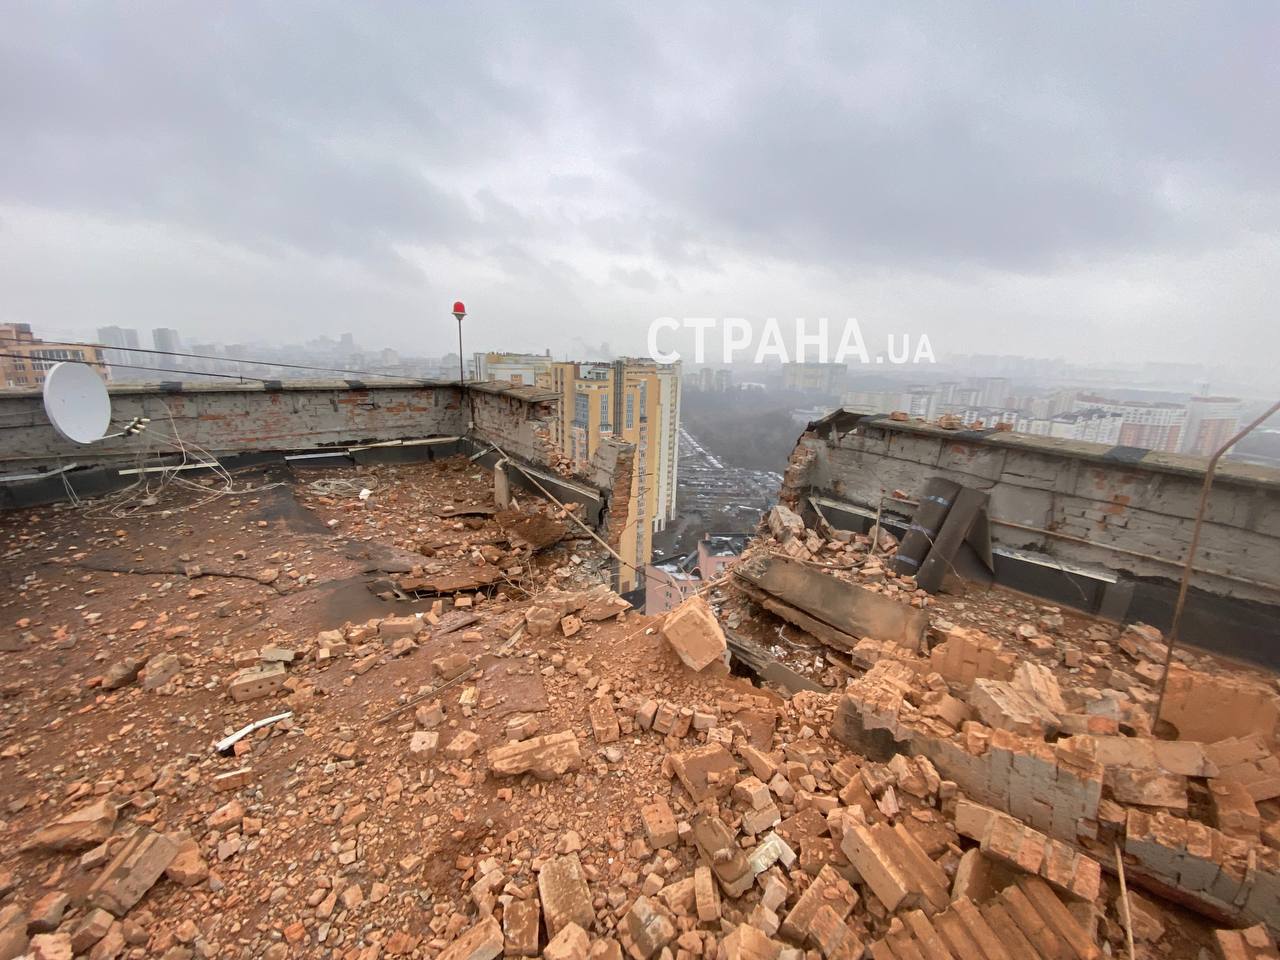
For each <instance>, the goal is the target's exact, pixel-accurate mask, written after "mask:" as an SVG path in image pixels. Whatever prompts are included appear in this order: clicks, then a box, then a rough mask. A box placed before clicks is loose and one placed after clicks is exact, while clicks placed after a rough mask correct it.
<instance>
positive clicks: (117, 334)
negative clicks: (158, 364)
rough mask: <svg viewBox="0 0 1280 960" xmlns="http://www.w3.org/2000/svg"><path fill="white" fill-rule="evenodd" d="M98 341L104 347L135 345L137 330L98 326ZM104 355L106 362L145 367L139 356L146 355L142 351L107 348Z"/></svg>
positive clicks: (136, 342) (136, 344) (136, 343)
mask: <svg viewBox="0 0 1280 960" xmlns="http://www.w3.org/2000/svg"><path fill="white" fill-rule="evenodd" d="M98 342H99V343H100V344H102V345H103V346H104V347H137V346H138V345H139V344H138V331H137V330H134V329H133V328H132V327H99V328H98ZM104 356H105V357H106V360H107V363H116V364H120V365H122V366H123V365H125V364H129V365H132V366H135V367H145V366H146V364H145V363H143V362H142V361H141V360H140V359H139V358H140V357H144V356H146V354H142V353H133V352H131V351H129V350H123V349H121V350H107V351H105V354H104Z"/></svg>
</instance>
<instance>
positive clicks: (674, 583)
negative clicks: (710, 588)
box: [644, 557, 702, 617]
mask: <svg viewBox="0 0 1280 960" xmlns="http://www.w3.org/2000/svg"><path fill="white" fill-rule="evenodd" d="M687 559H688V558H686V557H674V558H668V559H666V560H659V561H658V562H656V563H651V564H647V565H646V566H645V568H644V612H645V615H646V616H650V617H652V616H657V615H659V614H663V613H667V612H668V611H670V610H674V609H675V608H676V607H678V606H680V602H681V601H682V600H684V599H685V598H686V597H689V596H692V595H693V594H694V593H696V592H697V590H698V588H699V587H700V586H702V578H701V577H699V576H698V575H697V574H695V573H692V572H690V571H688V570H686V569H685V566H684V565H685V561H686V560H687Z"/></svg>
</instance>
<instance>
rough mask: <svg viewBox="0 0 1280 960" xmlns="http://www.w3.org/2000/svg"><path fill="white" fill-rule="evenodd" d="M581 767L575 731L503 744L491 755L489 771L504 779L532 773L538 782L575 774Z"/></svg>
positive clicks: (565, 731) (491, 751)
mask: <svg viewBox="0 0 1280 960" xmlns="http://www.w3.org/2000/svg"><path fill="white" fill-rule="evenodd" d="M581 763H582V751H581V749H580V748H579V746H578V738H577V737H576V736H574V733H573V731H572V730H561V731H559V732H558V733H548V734H544V735H543V736H540V737H532V738H530V739H528V740H520V741H517V742H515V743H507V744H503V745H502V746H500V747H494V748H493V749H492V750H490V751H489V769H490V770H492V771H493V772H494V773H495V774H496V775H498V776H502V777H516V776H519V775H520V774H522V773H532V774H533V775H534V776H535V777H537V778H538V779H539V780H554V779H555V778H556V777H562V776H564V775H565V774H566V773H567V772H568V771H570V770H576V769H577V768H578V766H579V764H581Z"/></svg>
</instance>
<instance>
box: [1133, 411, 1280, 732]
mask: <svg viewBox="0 0 1280 960" xmlns="http://www.w3.org/2000/svg"><path fill="white" fill-rule="evenodd" d="M1277 410H1280V400H1277V401H1276V402H1275V403H1273V404H1272V405H1271V406H1270V407H1268V408H1267V410H1266V412H1265V413H1263V414H1262V416H1260V417H1258V418H1257V419H1256V420H1254V421H1253V422H1252V423H1250V424H1249V425H1248V426H1246V427H1245V428H1244V429H1243V430H1241V431H1240V432H1239V433H1237V434H1236V435H1235V436H1234V437H1232V438H1231V439H1230V440H1228V441H1227V442H1226V443H1224V444H1223V445H1222V446H1220V447H1219V448H1218V449H1217V450H1215V451H1214V453H1213V456H1212V457H1210V458H1209V464H1208V466H1206V467H1205V471H1204V486H1202V487H1201V488H1200V506H1199V507H1198V508H1197V510H1196V525H1195V527H1193V528H1192V530H1191V543H1190V544H1189V545H1188V546H1187V559H1186V564H1185V566H1184V567H1183V569H1182V581H1181V582H1180V583H1179V584H1178V599H1177V602H1175V603H1174V606H1173V621H1172V622H1171V623H1170V624H1169V637H1168V641H1167V644H1166V649H1165V654H1164V675H1163V676H1161V678H1160V693H1159V695H1158V696H1157V697H1156V705H1155V712H1154V713H1152V714H1151V729H1152V730H1154V729H1155V726H1156V723H1157V722H1158V721H1159V720H1160V711H1161V709H1162V708H1163V707H1164V694H1165V690H1166V689H1167V687H1168V686H1169V664H1171V663H1172V662H1173V648H1174V645H1175V644H1176V643H1177V642H1178V627H1179V626H1180V625H1181V624H1182V611H1183V608H1184V607H1185V606H1186V604H1187V592H1188V590H1190V588H1191V574H1192V572H1193V570H1194V569H1195V568H1194V567H1193V566H1192V564H1193V563H1194V562H1195V558H1196V550H1197V549H1199V547H1200V528H1201V527H1203V526H1204V514H1205V510H1206V509H1207V508H1208V506H1209V491H1210V490H1211V489H1212V488H1213V474H1214V471H1215V470H1217V469H1218V461H1219V460H1221V459H1222V457H1223V455H1224V454H1225V453H1226V452H1227V451H1228V450H1230V449H1231V448H1232V447H1234V446H1235V445H1236V444H1237V443H1239V442H1240V440H1241V439H1242V438H1243V437H1245V436H1247V435H1248V434H1249V433H1251V432H1252V431H1253V430H1254V429H1255V428H1257V427H1259V426H1261V425H1262V424H1263V423H1265V422H1266V421H1267V420H1268V419H1270V417H1271V415H1272V414H1274V413H1275V412H1276V411H1277Z"/></svg>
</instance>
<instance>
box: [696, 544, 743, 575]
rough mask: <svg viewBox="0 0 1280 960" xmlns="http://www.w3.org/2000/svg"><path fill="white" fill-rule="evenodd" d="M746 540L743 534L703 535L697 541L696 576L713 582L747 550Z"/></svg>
mask: <svg viewBox="0 0 1280 960" xmlns="http://www.w3.org/2000/svg"><path fill="white" fill-rule="evenodd" d="M748 539H749V537H748V536H747V535H746V534H743V533H708V534H704V535H703V537H702V539H701V540H699V541H698V550H697V557H698V568H697V570H698V575H699V576H700V577H702V579H703V580H715V579H716V578H717V577H719V576H720V575H721V574H722V573H724V569H725V567H727V566H728V565H729V564H731V563H733V561H735V560H737V559H738V557H739V556H741V555H742V551H743V550H745V549H747V540H748Z"/></svg>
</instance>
